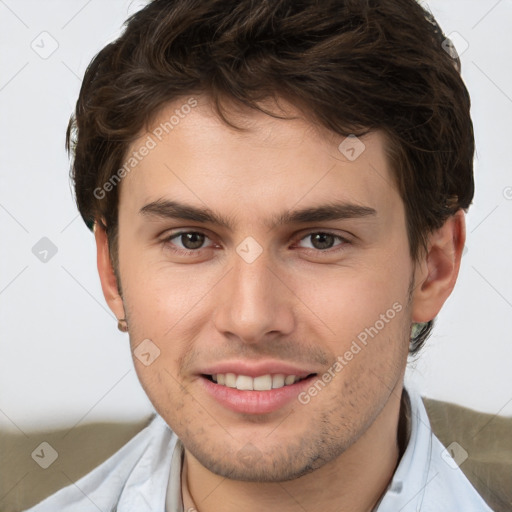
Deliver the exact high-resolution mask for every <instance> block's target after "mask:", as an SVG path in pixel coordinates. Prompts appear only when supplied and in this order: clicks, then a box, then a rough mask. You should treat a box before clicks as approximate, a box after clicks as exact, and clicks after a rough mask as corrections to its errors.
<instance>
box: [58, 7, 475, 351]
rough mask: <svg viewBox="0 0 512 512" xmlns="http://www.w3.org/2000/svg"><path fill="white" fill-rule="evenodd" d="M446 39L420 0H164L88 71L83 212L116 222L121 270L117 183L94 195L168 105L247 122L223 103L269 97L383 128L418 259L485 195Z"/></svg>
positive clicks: (80, 169)
mask: <svg viewBox="0 0 512 512" xmlns="http://www.w3.org/2000/svg"><path fill="white" fill-rule="evenodd" d="M447 43H448V41H447V40H446V37H445V36H444V34H443V32H442V30H441V29H440V27H439V26H438V24H437V22H436V21H435V19H434V17H433V16H432V14H431V13H430V12H428V11H426V10H425V9H423V8H422V7H421V6H420V5H419V4H418V3H417V2H416V1H415V0H261V1H257V2H255V1H254V0H154V1H152V2H151V3H149V4H148V5H147V6H146V7H145V8H144V9H142V10H140V11H138V12H137V13H135V14H134V15H132V16H131V17H130V18H129V19H128V20H127V21H126V28H125V30H124V32H123V34H122V35H121V36H120V37H119V38H118V39H117V40H116V41H114V42H112V43H110V44H108V45H107V46H106V47H105V48H103V49H102V50H101V51H100V52H99V53H98V54H97V55H96V56H95V57H94V59H93V60H92V62H91V63H90V64H89V66H88V68H87V70H86V73H85V76H84V80H83V84H82V87H81V90H80V95H79V98H78V101H77V104H76V111H75V113H74V115H73V116H72V117H71V119H70V122H69V125H68V129H67V133H66V149H67V150H68V153H71V152H72V153H73V154H74V161H73V163H72V168H71V176H72V179H73V181H74V186H75V194H76V201H77V204H78V208H79V210H80V213H81V215H82V218H83V219H84V221H85V222H86V223H87V225H88V226H89V228H92V226H93V224H94V222H98V223H99V224H100V225H102V227H104V228H105V229H106V231H107V234H108V239H109V246H110V250H111V256H112V261H113V264H114V268H116V266H117V216H118V197H119V192H118V188H119V187H115V186H114V187H112V190H110V191H109V192H108V194H106V196H105V197H103V198H98V197H97V195H98V194H97V193H95V190H98V187H102V185H103V184H105V183H106V182H107V181H109V179H111V178H112V176H113V175H114V174H115V173H116V171H118V170H119V169H120V168H121V167H122V163H123V160H124V158H125V157H126V154H127V149H128V147H129V145H130V144H131V142H132V141H134V140H135V139H136V138H137V137H138V136H139V134H140V133H141V131H142V130H144V129H146V130H147V129H148V128H149V123H150V122H151V121H152V119H153V118H154V116H155V115H156V114H157V113H158V111H159V109H161V108H162V107H163V106H164V105H165V104H166V103H168V102H170V101H173V100H176V99H177V98H179V97H183V96H185V95H191V94H207V95H208V96H209V97H210V98H211V99H212V103H213V104H214V106H215V108H216V111H217V113H218V115H219V116H220V118H221V119H223V120H224V121H225V122H226V123H228V124H229V125H230V126H233V127H236V125H234V124H233V123H232V122H231V121H229V119H228V118H227V117H226V112H225V109H224V107H223V101H226V100H229V101H230V102H235V103H236V104H240V105H244V106H245V107H249V108H253V109H257V110H262V111H264V112H265V113H267V114H269V115H273V114H272V113H270V112H268V111H266V110H264V109H262V107H261V102H262V101H263V100H265V99H268V98H278V97H282V98H285V99H286V100H288V101H289V102H290V103H291V104H293V105H295V106H297V107H299V108H300V109H301V111H302V112H303V113H304V115H306V116H308V118H309V119H310V120H311V121H312V122H315V123H318V124H319V125H320V126H323V127H326V128H328V129H329V130H331V131H333V132H335V133H337V134H340V135H343V136H348V135H351V134H355V135H362V134H364V133H366V132H368V131H371V130H382V132H383V133H384V134H385V136H386V140H387V141H388V145H387V148H386V150H387V153H388V157H389V162H390V165H391V169H392V171H393V173H394V178H395V182H396V185H397V188H398V191H399V193H400V196H401V198H402V200H403V201H404V206H405V212H406V219H407V232H408V239H409V247H410V254H411V258H412V259H413V260H416V259H417V258H418V255H419V251H420V250H421V249H422V248H423V249H426V241H427V237H428V234H429V233H431V232H432V231H434V230H435V229H438V228H439V227H441V226H442V225H443V223H444V222H445V221H446V219H447V218H448V217H449V216H451V215H453V214H455V213H456V212H457V211H458V210H459V209H461V208H462V209H464V210H467V208H468V207H469V205H470V204H471V201H472V199H473V194H474V181H473V157H474V134H473V125H472V121H471V117H470V98H469V94H468V91H467V89H466V87H465V85H464V82H463V80H462V78H461V76H460V60H459V58H458V57H457V56H456V55H455V57H454V56H453V53H451V54H450V53H449V52H448V51H447ZM452 52H453V48H452ZM274 117H280V116H277V115H274ZM432 326H433V321H431V322H429V323H428V325H427V326H426V328H424V329H423V330H422V331H421V332H420V334H419V335H418V336H417V337H416V338H415V339H413V340H412V341H411V352H412V353H415V352H417V351H418V350H419V348H420V347H421V345H422V344H423V343H424V341H425V339H426V337H427V336H428V334H429V333H430V331H431V329H432Z"/></svg>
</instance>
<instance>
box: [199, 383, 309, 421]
mask: <svg viewBox="0 0 512 512" xmlns="http://www.w3.org/2000/svg"><path fill="white" fill-rule="evenodd" d="M315 377H316V376H315V375H313V376H311V377H308V378H307V379H303V380H301V381H299V382H295V383H294V384H290V385H288V386H283V387H282V388H278V389H269V390H268V391H250V390H247V391H240V390H239V389H236V388H229V387H227V386H223V385H221V384H216V383H215V382H212V381H211V380H208V379H207V378H206V377H203V376H201V378H200V380H201V382H202V385H203V386H204V388H205V390H206V392H207V393H209V394H210V395H211V396H212V397H213V398H215V400H217V402H219V403H220V404H221V405H223V406H224V407H226V408H228V409H231V410H232V411H235V412H240V413H244V414H266V413H270V412H274V411H276V410H277V409H280V408H281V407H284V406H285V405H286V404H288V403H290V402H292V401H293V400H296V399H297V396H298V395H299V393H300V392H301V391H302V390H303V389H304V388H306V387H308V386H309V385H310V384H311V380H313V379H314V378H315Z"/></svg>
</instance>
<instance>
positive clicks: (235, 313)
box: [213, 253, 295, 344]
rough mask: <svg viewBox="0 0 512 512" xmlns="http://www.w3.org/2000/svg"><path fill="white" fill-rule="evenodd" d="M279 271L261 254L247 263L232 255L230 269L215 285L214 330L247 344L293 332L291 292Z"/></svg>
mask: <svg viewBox="0 0 512 512" xmlns="http://www.w3.org/2000/svg"><path fill="white" fill-rule="evenodd" d="M279 274H280V272H279V269H278V268H276V265H272V264H271V262H270V261H269V258H267V257H266V255H265V253H263V254H262V255H260V256H259V257H258V258H257V259H256V260H255V261H253V262H251V263H248V262H246V261H244V260H243V259H242V258H241V257H238V255H235V257H234V261H233V266H232V268H231V271H230V272H228V274H227V275H226V277H225V278H224V279H223V280H222V281H221V283H219V285H220V286H218V287H216V288H217V294H218V296H217V301H218V305H217V307H216V309H215V313H214V318H213V321H214V325H215V327H216V328H217V329H218V331H219V332H221V333H222V334H223V335H224V336H227V337H236V338H239V339H240V340H241V341H242V342H244V343H249V344H257V343H259V342H268V339H269V337H272V336H274V337H280V336H285V335H288V334H290V333H291V332H293V329H294V325H295V323H294V322H295V320H294V314H293V297H294V295H293V293H292V292H291V291H290V289H289V288H288V287H287V286H286V277H285V276H283V275H279ZM281 274H282V272H281ZM288 286H289V285H288Z"/></svg>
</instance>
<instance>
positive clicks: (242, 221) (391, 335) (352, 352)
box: [118, 98, 414, 481]
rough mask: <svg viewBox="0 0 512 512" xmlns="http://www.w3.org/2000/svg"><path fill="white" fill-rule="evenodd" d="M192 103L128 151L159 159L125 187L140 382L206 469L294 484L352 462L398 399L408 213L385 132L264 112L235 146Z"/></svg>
mask: <svg viewBox="0 0 512 512" xmlns="http://www.w3.org/2000/svg"><path fill="white" fill-rule="evenodd" d="M198 100H199V103H198V104H197V106H195V107H194V108H190V109H183V108H181V109H180V105H184V104H185V103H186V99H184V100H183V101H181V102H175V103H173V104H172V105H169V106H168V107H166V108H165V109H163V110H162V111H161V112H160V113H159V116H158V119H156V120H155V125H154V126H155V127H158V126H159V125H160V126H161V123H165V122H168V121H169V119H170V118H171V116H173V114H174V113H175V111H176V109H178V110H179V111H180V112H182V116H183V117H182V116H179V117H180V119H179V122H178V123H176V124H175V125H174V126H173V129H172V131H171V130H169V133H168V134H166V135H165V137H161V138H162V140H158V137H156V136H155V135H154V134H152V132H151V131H150V132H147V133H144V134H142V135H141V137H140V138H139V139H138V140H137V141H136V142H135V143H134V144H132V146H131V149H130V153H132V152H133V151H139V150H140V148H141V147H142V146H144V145H145V144H146V147H149V146H154V147H151V148H150V149H149V151H147V152H146V151H139V155H140V154H142V153H147V154H145V156H143V157H142V158H140V161H139V162H138V164H137V165H136V166H135V167H134V168H133V170H131V171H130V172H129V173H128V174H127V175H126V177H124V179H123V181H122V183H121V190H120V201H119V239H118V243H119V245H118V247H119V275H120V279H121V282H122V290H123V305H124V311H125V315H126V318H127V321H128V325H129V329H130V332H129V335H130V343H131V348H132V350H133V351H134V364H135V368H136V371H137V374H138V377H139V379H140V382H141V383H142V386H143V387H144V389H145V391H146V393H147V395H148V397H149V398H150V400H151V401H152V403H153V405H154V407H155V408H156V410H157V411H158V413H159V414H160V415H161V416H162V417H163V418H164V419H165V420H166V422H167V423H168V424H169V426H170V427H171V428H172V429H173V430H174V431H175V432H176V434H177V435H178V436H179V438H180V439H181V440H182V441H183V443H184V445H185V448H186V449H187V450H188V451H189V452H190V453H191V454H192V455H193V456H194V457H195V458H196V459H197V460H198V461H200V462H201V464H202V465H203V466H205V467H206V468H208V469H209V470H211V471H213V472H214V473H217V474H219V475H222V476H229V477H230V478H233V479H238V480H254V481H256V480H259V481H262V480H263V481H284V480H288V479H292V478H297V477H298V476H300V475H303V474H306V473H307V472H310V471H312V470H313V469H316V468H318V467H320V466H322V465H323V464H325V463H327V462H329V461H331V460H333V459H334V458H335V457H337V456H338V455H340V454H341V453H343V452H344V451H345V450H347V449H348V448H349V447H350V446H352V445H353V444H354V443H355V442H356V441H357V440H358V439H359V438H360V437H361V436H362V435H363V434H364V433H365V432H366V431H367V429H368V428H369V427H370V425H372V423H373V422H374V420H375V419H376V418H377V417H378V415H379V413H380V412H381V411H382V410H383V408H384V407H385V406H386V403H387V401H388V399H389V396H390V394H391V393H392V390H394V389H397V386H399V385H400V384H401V379H402V377H403V371H404V368H405V364H406V358H407V351H408V341H409V334H410V325H411V304H410V302H409V299H410V293H409V292H410V285H411V276H412V275H413V270H414V269H413V263H412V261H411V259H410V256H409V246H408V241H407V232H406V222H405V212H404V207H403V203H402V201H401V199H400V197H399V194H398V192H397V190H396V187H395V186H394V184H393V179H392V174H391V170H390V168H389V166H388V163H387V160H386V156H385V139H384V136H383V135H382V134H381V133H379V132H373V133H371V134H369V135H366V136H365V137H362V138H361V139H360V140H359V142H357V141H354V140H352V139H347V140H346V141H345V138H344V137H342V136H337V135H334V134H332V133H327V132H325V131H323V130H321V129H319V128H315V126H313V125H312V124H311V123H310V122H308V121H306V120H304V119H294V120H280V119H275V118H272V117H270V116H266V115H264V114H261V113H255V112H250V113H246V114H245V115H244V117H243V118H238V119H237V118H236V117H233V119H234V120H235V121H236V122H237V123H238V124H240V123H241V124H243V126H244V127H246V128H248V131H247V132H243V133H242V132H236V131H234V130H233V129H232V128H230V127H228V126H227V125H225V124H224V123H222V121H220V120H219V119H218V118H217V117H216V116H215V114H214V113H213V111H212V108H211V106H210V104H209V103H208V102H207V101H206V100H201V99H200V98H198ZM185 111H186V112H187V114H186V115H185V114H183V112H185ZM287 112H288V113H292V114H293V113H296V112H294V111H293V109H292V107H291V106H288V111H287ZM157 133H160V132H157ZM148 136H151V138H152V140H153V141H154V142H155V144H154V145H153V143H148V141H149V139H148ZM344 141H345V145H344V146H343V145H342V147H341V150H340V149H339V145H340V144H341V143H343V142H344ZM361 143H363V144H364V150H363V151H362V152H361V153H360V154H359V155H358V153H359V152H360V150H361V149H363V146H361V145H360V144H361ZM351 147H353V148H354V151H351V150H350V148H351ZM347 149H348V151H346V150H347ZM357 155H358V156H357ZM354 156H357V158H355V159H354ZM335 205H337V209H335V208H334V206H335ZM198 210H204V211H206V213H208V214H209V215H205V212H203V213H202V214H198ZM299 212H302V213H300V214H299ZM333 212H334V213H333ZM298 379H300V380H298ZM283 381H284V382H283ZM283 384H285V385H284V386H283ZM233 386H236V387H233ZM271 386H273V387H272V389H268V388H269V387H271ZM251 387H252V388H254V387H255V388H256V389H252V390H251V389H250V388H251Z"/></svg>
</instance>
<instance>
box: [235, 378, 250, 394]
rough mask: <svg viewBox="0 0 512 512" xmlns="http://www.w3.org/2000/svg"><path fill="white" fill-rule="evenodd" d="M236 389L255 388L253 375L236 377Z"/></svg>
mask: <svg viewBox="0 0 512 512" xmlns="http://www.w3.org/2000/svg"><path fill="white" fill-rule="evenodd" d="M236 389H241V390H242V391H244V390H253V389H254V379H251V377H247V375H239V376H238V377H237V378H236Z"/></svg>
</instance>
